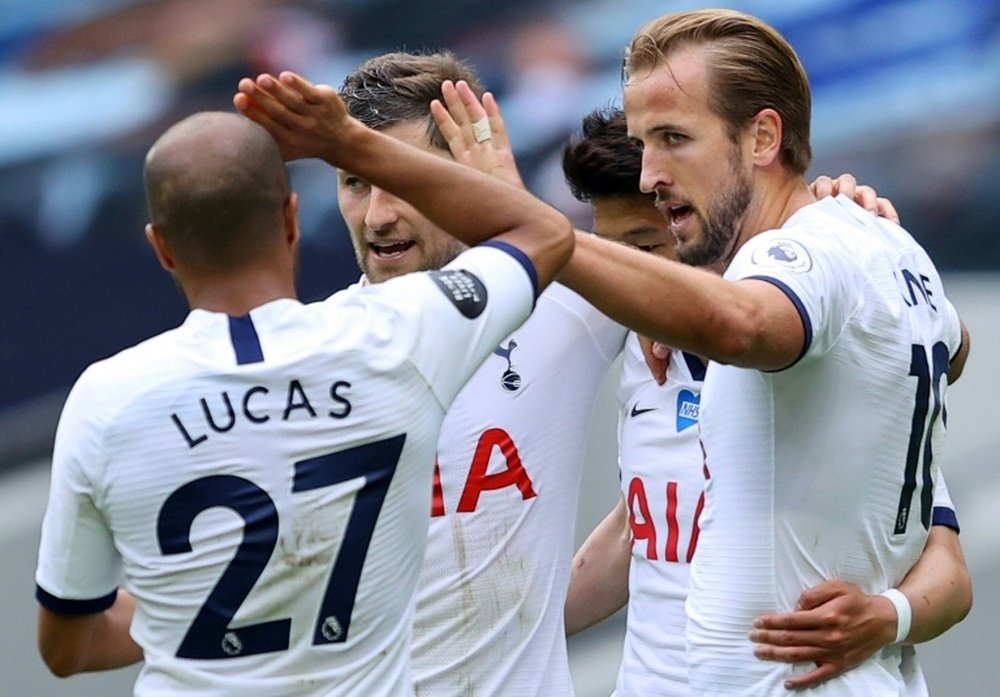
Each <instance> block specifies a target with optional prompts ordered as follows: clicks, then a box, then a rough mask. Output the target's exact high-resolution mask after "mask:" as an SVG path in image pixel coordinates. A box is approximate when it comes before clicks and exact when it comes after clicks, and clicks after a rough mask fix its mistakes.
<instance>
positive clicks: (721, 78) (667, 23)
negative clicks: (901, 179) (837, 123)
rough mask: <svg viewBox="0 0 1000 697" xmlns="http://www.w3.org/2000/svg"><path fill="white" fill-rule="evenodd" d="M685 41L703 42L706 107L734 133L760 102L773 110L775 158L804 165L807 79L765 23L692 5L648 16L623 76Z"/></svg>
mask: <svg viewBox="0 0 1000 697" xmlns="http://www.w3.org/2000/svg"><path fill="white" fill-rule="evenodd" d="M686 46H704V47H705V49H706V52H705V55H706V57H707V61H708V70H709V73H708V74H709V80H710V84H709V106H710V107H711V108H712V111H714V112H715V113H716V114H718V115H719V116H720V117H721V118H722V119H723V120H725V122H726V123H727V125H728V130H729V134H730V136H731V137H732V138H733V139H734V140H735V139H736V137H737V135H738V134H739V132H740V131H741V130H742V129H743V128H744V127H745V126H746V125H747V124H748V123H749V122H750V121H751V120H752V119H753V117H754V116H756V115H757V114H758V113H760V111H761V110H762V109H768V108H770V109H774V110H775V111H776V112H778V114H779V115H780V116H781V126H782V130H781V151H780V152H781V162H782V164H784V165H785V167H787V168H788V169H790V170H791V171H792V172H795V173H796V174H804V173H805V171H806V170H807V169H808V168H809V161H810V160H811V158H812V150H811V147H810V144H809V119H810V111H811V103H812V97H811V94H810V90H809V79H808V77H806V71H805V69H804V68H803V67H802V63H801V62H800V61H799V58H798V56H796V55H795V51H794V50H793V49H792V47H791V46H790V45H789V44H788V42H787V41H785V39H784V37H782V36H781V34H779V33H778V32H777V30H775V29H774V27H771V26H770V25H768V24H766V23H764V22H762V21H761V20H759V19H757V18H756V17H752V16H750V15H747V14H743V13H742V12H736V11H734V10H692V11H690V12H677V13H675V14H669V15H664V16H663V17H660V18H658V19H654V20H653V21H651V22H649V23H648V24H646V25H645V26H643V27H641V28H640V29H639V31H637V32H636V34H635V36H633V37H632V41H631V43H630V44H629V47H628V49H627V54H626V58H625V67H624V69H625V77H626V79H630V78H631V77H633V76H635V75H637V74H639V73H643V72H647V71H650V70H653V69H655V68H656V67H657V66H658V65H659V63H660V61H661V60H662V59H664V58H665V57H667V56H669V55H670V54H671V53H673V52H674V51H677V50H678V49H680V48H683V47H686Z"/></svg>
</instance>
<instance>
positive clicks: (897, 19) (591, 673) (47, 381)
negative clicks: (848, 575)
mask: <svg viewBox="0 0 1000 697" xmlns="http://www.w3.org/2000/svg"><path fill="white" fill-rule="evenodd" d="M703 4H704V3H692V2H680V1H674V2H663V1H661V2H652V1H648V0H630V1H629V2H621V1H620V0H619V1H617V2H616V1H615V0H573V1H570V0H530V1H529V0H507V1H506V2H487V1H485V0H425V1H424V2H421V3H413V2H405V1H403V0H46V2H38V0H0V297H2V299H3V300H2V303H0V616H3V617H4V618H5V621H6V624H7V626H8V630H7V631H5V632H3V633H2V635H0V636H2V637H3V643H2V645H0V695H3V697H10V696H15V695H16V696H20V695H49V694H62V693H68V692H72V693H74V694H76V695H77V696H78V697H86V696H87V695H111V694H128V693H129V686H130V684H131V680H132V677H133V675H134V671H118V672H115V673H111V674H103V675H95V676H83V677H78V678H73V679H71V680H70V681H69V682H59V681H57V680H55V679H54V678H51V677H49V676H47V674H46V673H45V671H44V668H43V667H42V664H41V662H40V660H39V659H38V658H37V656H36V652H35V648H34V643H35V639H34V612H35V608H34V601H33V595H32V593H33V580H32V575H33V571H34V560H35V545H36V544H37V535H38V525H39V522H40V520H41V515H42V512H43V508H44V497H45V486H46V481H47V467H48V462H47V456H48V454H49V452H50V449H51V444H52V436H53V433H54V429H55V423H56V419H57V417H58V411H59V407H60V406H61V403H62V400H63V399H64V397H65V395H66V392H67V390H68V389H69V386H70V385H71V383H72V382H73V380H74V379H75V378H76V377H77V375H78V374H79V373H80V371H81V370H82V369H83V368H84V367H85V366H86V365H87V364H89V363H90V362H92V361H94V360H97V359H100V358H103V357H105V356H107V355H110V354H111V353H113V352H115V351H117V350H118V349H120V348H122V347H124V346H126V345H128V344H131V343H134V342H136V341H138V340H141V339H143V338H145V337H148V336H150V335H152V334H154V333H157V332H159V331H161V330H163V329H166V328H168V327H170V326H173V325H175V324H177V323H178V322H180V321H181V320H182V318H183V317H184V315H185V307H184V304H183V301H182V298H181V297H180V295H179V294H178V293H177V292H176V290H175V288H174V287H173V285H172V283H171V282H170V280H169V278H168V277H167V276H166V275H165V274H163V273H162V272H161V271H160V269H159V267H158V266H157V264H156V262H155V260H154V258H153V255H152V254H151V253H150V251H149V250H148V249H147V248H146V244H145V241H144V240H143V236H142V227H143V224H144V223H145V220H146V215H145V204H144V202H143V198H142V179H141V166H142V158H143V155H144V154H145V151H146V149H147V148H148V147H149V145H150V144H151V143H152V141H153V140H154V139H155V137H156V136H157V135H159V133H160V132H161V131H162V130H163V129H164V128H165V127H166V126H167V125H169V124H170V123H172V122H173V121H175V120H177V119H178V118H180V117H182V116H185V115H187V114H189V113H191V112H194V111H197V110H202V109H225V110H228V109H231V103H230V97H231V95H232V92H233V90H234V87H235V85H236V82H237V80H238V79H239V78H240V77H242V76H245V75H254V74H256V73H259V72H262V71H277V70H281V69H286V68H288V69H294V70H297V71H299V72H302V73H303V74H305V75H306V76H308V77H309V78H311V79H313V80H315V81H320V82H327V83H329V84H332V85H335V86H339V84H340V82H341V80H342V79H343V76H344V75H345V74H346V73H347V72H348V71H349V70H351V69H352V68H353V67H354V66H356V65H357V64H358V63H359V62H360V61H361V60H363V59H365V58H367V57H369V56H371V55H373V54H376V53H381V52H383V51H388V50H396V49H402V48H405V49H423V48H428V49H441V48H447V49H450V50H452V51H454V52H455V53H457V54H458V55H459V56H460V57H462V58H464V59H466V60H468V61H469V62H470V63H472V64H473V65H474V66H475V67H476V68H477V69H478V70H479V71H480V73H481V74H482V76H483V78H484V81H485V83H486V84H487V86H488V87H489V88H490V89H491V90H493V91H494V93H495V94H496V95H497V97H498V100H499V102H500V104H501V107H502V108H503V109H504V113H505V115H506V118H507V121H508V125H509V128H510V133H511V138H512V141H513V143H514V145H515V149H516V152H517V155H518V159H519V162H520V163H521V166H522V169H523V171H524V173H525V175H526V179H527V181H528V184H529V187H530V188H531V189H532V190H533V191H534V192H535V193H536V194H538V195H540V196H541V197H543V198H545V199H546V200H548V201H550V202H551V203H553V204H554V205H556V206H558V207H560V208H562V209H563V210H565V211H567V212H568V213H570V214H572V215H573V216H574V218H575V219H576V221H577V223H578V225H580V226H581V227H584V228H587V227H589V226H590V220H589V216H588V212H587V209H586V207H584V206H581V205H580V204H578V203H577V202H575V201H574V200H572V198H571V197H570V196H569V194H568V191H567V190H566V188H565V186H564V184H563V182H562V175H561V171H560V169H559V158H560V154H561V146H562V144H563V143H564V142H565V139H566V137H567V136H568V135H569V134H570V133H571V132H572V131H573V130H574V129H575V128H576V126H577V124H578V123H579V120H580V117H581V116H583V115H584V114H585V113H586V112H588V111H589V110H591V109H592V108H594V107H597V106H601V105H604V104H608V103H620V84H619V75H620V72H619V71H620V64H621V57H622V48H623V46H624V45H625V43H626V42H627V41H628V39H629V37H630V36H631V34H632V32H633V31H634V29H635V28H637V27H638V26H639V25H640V24H641V23H643V22H644V21H645V20H647V19H650V18H652V17H654V16H656V15H658V14H660V13H663V12H667V11H672V10H677V9H686V8H691V7H697V6H700V5H703ZM715 4H716V5H724V6H729V7H734V8H737V9H742V10H745V11H748V12H752V13H754V14H757V15H759V16H761V17H762V18H764V19H765V20H767V21H769V22H771V23H773V24H774V25H775V26H777V27H778V28H779V29H780V30H781V31H782V32H783V33H784V34H785V35H786V36H787V37H788V38H789V40H790V41H791V42H792V44H793V45H794V46H795V47H796V49H797V50H798V52H799V54H800V56H801V57H802V59H803V62H804V63H805V65H806V68H807V70H808V71H809V74H810V76H811V79H812V83H813V90H814V118H813V146H814V152H815V160H814V166H813V168H812V173H813V174H819V173H827V174H837V173H840V172H842V171H850V172H853V173H855V174H856V175H857V176H858V177H859V179H861V180H863V181H865V182H870V183H872V184H874V185H875V186H876V187H877V188H878V190H879V192H880V193H881V194H883V195H886V196H888V197H890V198H891V199H892V200H893V201H894V202H895V204H896V207H897V208H898V209H899V211H900V213H901V215H902V217H903V219H904V223H905V224H906V225H907V227H908V228H909V229H910V230H911V231H912V232H913V233H914V235H915V236H916V237H917V238H918V239H919V240H920V241H921V242H922V243H923V244H924V246H925V247H926V248H927V249H928V250H929V251H930V253H931V255H932V256H933V257H934V258H935V259H936V260H937V261H938V264H939V266H940V267H941V269H942V270H943V272H944V275H945V279H946V283H947V284H948V288H949V292H950V293H951V295H952V297H953V300H954V301H955V303H956V305H958V307H959V308H960V310H961V311H962V313H963V316H964V317H965V320H966V323H967V324H968V325H969V327H970V329H971V331H972V334H973V341H974V348H973V352H972V358H971V360H970V365H969V369H968V371H967V374H966V377H965V378H964V379H963V381H962V382H960V383H959V384H958V385H957V387H956V388H955V389H954V390H953V392H952V399H951V404H950V407H949V411H950V414H949V416H950V421H949V425H950V427H951V430H952V434H951V435H950V436H949V440H948V445H947V447H946V453H947V455H948V458H947V459H948V462H947V464H946V468H947V472H948V477H949V483H950V485H951V489H952V494H953V497H954V498H955V500H956V503H957V505H958V508H959V518H960V520H961V521H962V523H963V529H964V530H963V536H962V539H963V544H964V545H965V548H966V552H967V555H968V557H969V565H970V567H971V568H972V571H973V575H974V581H975V584H976V592H977V596H976V605H975V607H974V608H973V611H972V614H971V615H970V617H969V618H968V619H967V620H966V621H965V622H964V623H963V624H962V625H960V626H959V627H957V628H956V629H954V630H953V631H952V632H950V633H949V634H947V635H945V636H944V637H942V638H940V639H938V640H936V641H934V642H931V643H930V644H929V645H927V646H926V647H924V649H923V650H922V656H923V661H924V665H925V669H926V672H927V673H928V678H929V681H930V683H931V686H932V691H933V692H934V693H935V694H938V695H960V696H966V695H969V696H973V697H974V696H977V695H982V696H983V697H985V696H987V695H995V694H997V692H998V689H997V687H996V679H995V678H994V677H993V673H992V670H991V668H992V667H993V666H992V664H991V661H990V659H991V658H992V657H995V656H996V655H997V654H996V650H995V649H993V648H992V647H993V646H995V629H994V627H995V626H997V622H996V620H998V619H1000V593H998V592H997V590H996V589H995V587H994V586H995V582H994V581H995V579H996V578H998V576H997V573H998V572H1000V540H998V539H997V538H996V537H995V536H992V535H991V530H990V527H991V525H992V524H994V523H993V518H994V514H993V511H994V510H995V508H996V505H995V504H994V503H993V502H994V501H995V500H997V498H998V497H1000V474H998V472H997V468H996V467H995V465H996V459H995V458H996V453H997V451H998V448H1000V429H998V427H997V423H996V416H995V413H996V412H995V407H994V400H995V398H996V396H997V395H1000V384H998V383H1000V373H998V371H996V370H995V369H994V368H993V367H992V365H991V364H990V355H989V354H990V353H991V351H992V350H993V347H994V346H996V345H998V344H1000V196H997V195H996V193H995V192H996V191H998V190H1000V2H998V0H963V1H962V2H961V3H958V2H954V1H953V0H839V1H838V2H835V3H830V2H825V1H820V0H798V1H797V2H794V3H789V2H783V1H782V0H755V1H752V2H751V1H749V0H748V1H746V2H730V3H715ZM292 176H293V184H294V186H295V188H296V189H297V190H298V191H299V192H300V195H301V217H302V221H301V222H302V231H303V237H304V243H303V260H302V276H301V282H300V293H301V296H302V297H303V298H304V299H307V300H312V299H317V298H320V297H323V296H324V295H326V294H328V293H329V292H331V291H333V290H336V289H338V288H341V287H343V286H345V285H347V284H348V283H349V282H351V281H352V280H353V279H354V278H355V276H356V275H357V272H356V267H355V263H354V258H353V253H352V251H351V248H350V244H349V242H348V239H347V234H346V231H345V229H344V227H343V224H342V223H341V221H340V218H339V215H338V213H337V208H336V199H335V187H334V176H333V173H332V171H331V170H329V169H328V168H327V167H326V166H325V165H319V164H317V163H309V162H303V163H295V164H293V165H292ZM605 393H606V394H605V400H604V402H603V403H602V407H601V410H600V412H599V413H598V414H597V415H596V417H595V428H594V431H593V432H594V435H593V442H592V445H593V448H592V456H591V460H590V462H589V463H588V466H587V467H588V471H587V475H586V478H585V479H586V485H585V495H584V499H583V501H582V502H581V510H580V516H579V520H578V526H577V537H578V539H582V537H583V536H584V535H585V534H586V532H587V531H589V529H590V528H591V527H592V526H593V524H595V523H596V522H597V521H598V520H599V519H600V518H601V517H603V515H604V513H605V512H606V511H607V510H608V509H609V508H610V506H611V505H612V503H613V501H614V499H615V496H616V495H617V494H616V486H617V483H616V473H615V470H614V467H613V463H614V435H613V433H614V426H613V423H614V418H615V417H614V415H613V413H612V407H611V406H610V401H609V399H610V394H611V391H610V390H606V391H605ZM151 466H155V463H151ZM621 627H622V619H621V618H620V617H617V618H615V619H613V620H612V621H610V622H609V623H606V624H605V625H603V626H601V627H597V628H594V629H592V630H589V631H588V632H585V633H584V634H582V635H580V636H579V637H575V638H574V639H573V640H572V642H571V652H572V660H573V666H574V675H575V679H576V683H577V689H578V694H580V695H581V696H590V695H606V694H608V693H609V692H610V689H611V686H613V679H614V670H615V665H616V661H617V656H618V653H619V652H620V647H619V642H620V636H621ZM526 697H527V696H526Z"/></svg>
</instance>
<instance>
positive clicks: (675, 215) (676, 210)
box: [667, 205, 694, 226]
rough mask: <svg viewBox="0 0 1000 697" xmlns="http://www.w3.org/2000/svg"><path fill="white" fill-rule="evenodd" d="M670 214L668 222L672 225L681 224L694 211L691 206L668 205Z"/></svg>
mask: <svg viewBox="0 0 1000 697" xmlns="http://www.w3.org/2000/svg"><path fill="white" fill-rule="evenodd" d="M667 210H668V211H669V214H670V224H671V225H674V226H680V225H683V224H684V222H685V221H686V220H687V219H688V218H690V217H691V215H692V214H693V213H694V209H693V208H691V206H684V205H682V206H670V207H669V208H668V209H667Z"/></svg>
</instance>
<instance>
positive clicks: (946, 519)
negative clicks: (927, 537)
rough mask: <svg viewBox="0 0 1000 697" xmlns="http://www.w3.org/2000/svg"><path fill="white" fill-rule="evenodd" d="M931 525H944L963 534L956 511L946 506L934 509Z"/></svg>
mask: <svg viewBox="0 0 1000 697" xmlns="http://www.w3.org/2000/svg"><path fill="white" fill-rule="evenodd" d="M931 525H943V526H945V527H946V528H951V529H952V530H954V531H955V532H962V529H961V528H959V527H958V516H957V515H956V514H955V511H953V510H951V509H950V508H945V507H944V506H935V507H934V511H933V513H932V514H931Z"/></svg>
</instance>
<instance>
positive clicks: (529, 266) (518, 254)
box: [478, 240, 538, 300]
mask: <svg viewBox="0 0 1000 697" xmlns="http://www.w3.org/2000/svg"><path fill="white" fill-rule="evenodd" d="M478 246H480V247H496V248H497V249H500V250H503V251H505V252H507V253H508V254H510V255H511V256H512V257H514V258H515V259H517V261H518V263H520V264H521V266H523V267H524V270H525V272H526V273H527V274H528V278H530V279H531V292H532V297H533V298H534V299H535V300H538V271H536V270H535V265H534V264H533V263H532V261H531V259H530V258H529V257H528V255H527V254H525V253H524V252H522V251H521V250H520V249H518V248H517V247H515V246H514V245H512V244H510V243H508V242H501V241H499V240H486V241H485V242H483V243H481V244H479V245H478Z"/></svg>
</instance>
